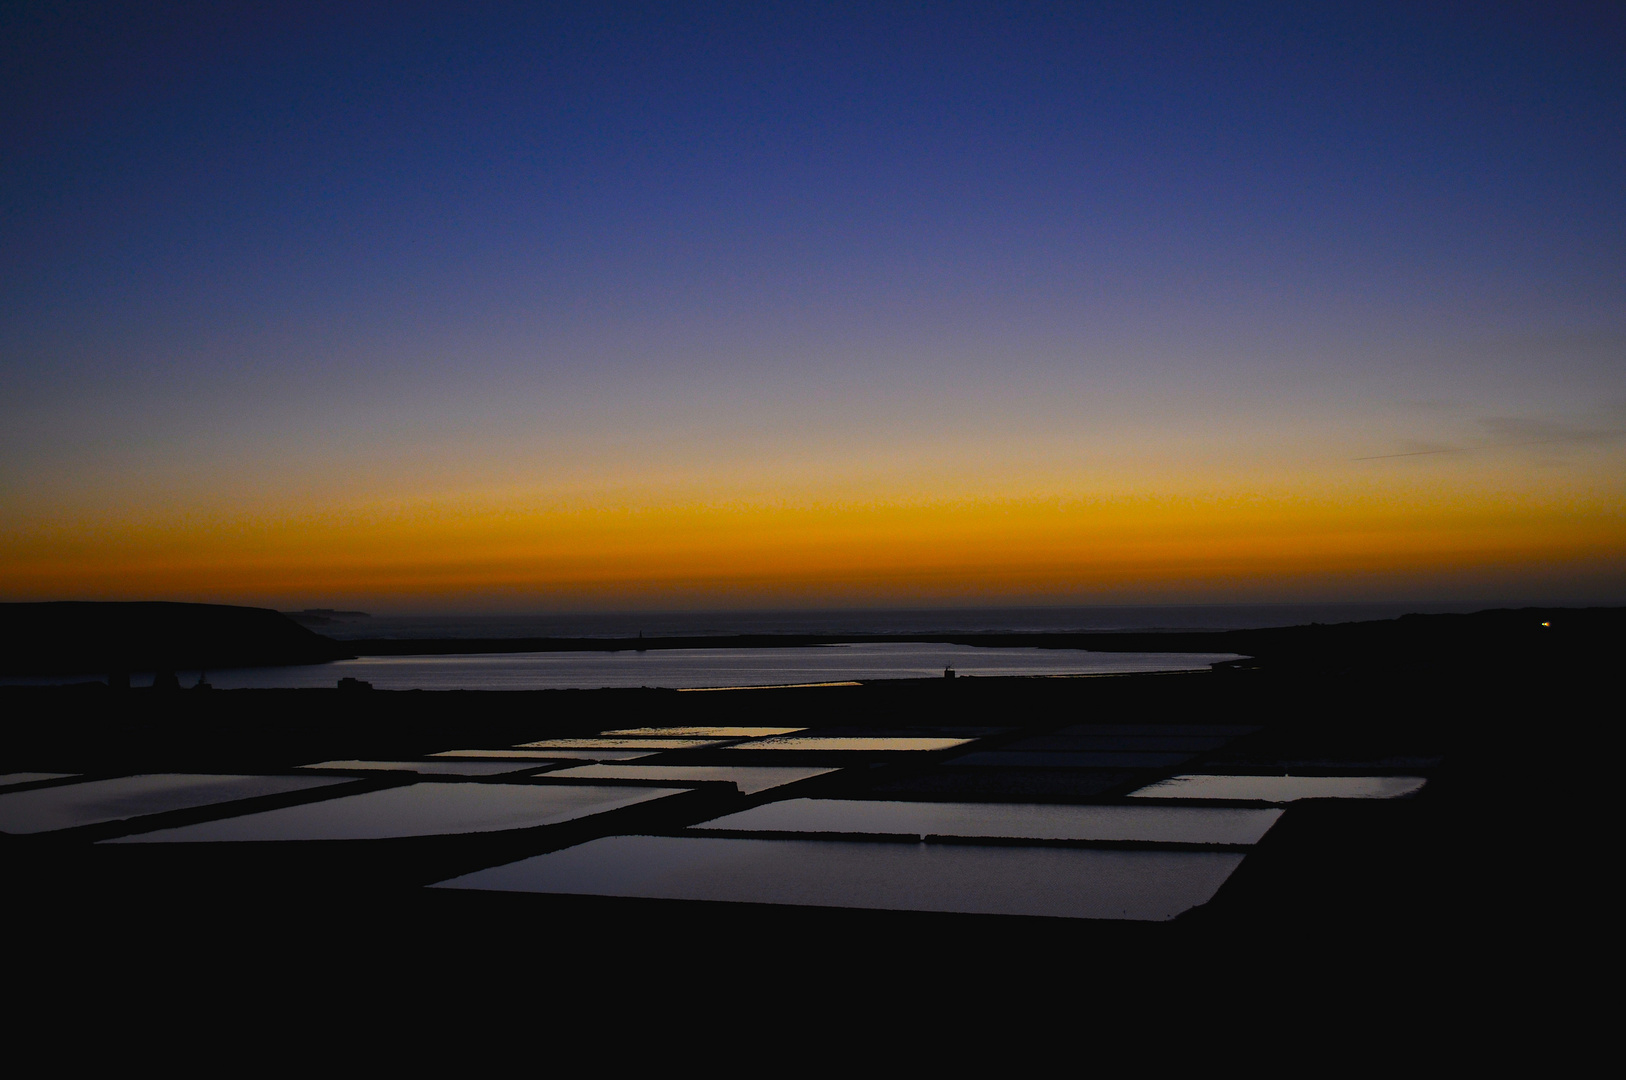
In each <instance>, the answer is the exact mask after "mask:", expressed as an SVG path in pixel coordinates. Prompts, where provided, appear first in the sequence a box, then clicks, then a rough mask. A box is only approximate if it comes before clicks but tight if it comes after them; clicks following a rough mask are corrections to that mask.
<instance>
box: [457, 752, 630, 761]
mask: <svg viewBox="0 0 1626 1080" xmlns="http://www.w3.org/2000/svg"><path fill="white" fill-rule="evenodd" d="M658 753H660V751H659V750H512V749H510V750H442V751H441V752H440V753H438V754H430V755H429V756H430V757H437V758H486V759H491V760H499V761H500V760H512V761H637V760H638V759H639V758H646V757H653V756H655V755H656V754H658Z"/></svg>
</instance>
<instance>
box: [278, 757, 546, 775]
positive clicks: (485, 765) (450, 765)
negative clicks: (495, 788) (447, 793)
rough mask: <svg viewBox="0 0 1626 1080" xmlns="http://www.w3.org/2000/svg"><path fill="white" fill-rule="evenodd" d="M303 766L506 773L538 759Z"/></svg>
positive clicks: (429, 772)
mask: <svg viewBox="0 0 1626 1080" xmlns="http://www.w3.org/2000/svg"><path fill="white" fill-rule="evenodd" d="M300 768H301V769H328V770H332V771H335V772H339V771H343V772H409V773H419V774H421V775H423V776H504V775H507V774H508V773H518V772H530V771H532V770H534V769H536V768H537V765H536V763H535V762H517V761H319V762H317V763H316V764H315V765H301V766H300Z"/></svg>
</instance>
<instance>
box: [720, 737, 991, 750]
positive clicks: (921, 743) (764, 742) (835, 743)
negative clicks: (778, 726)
mask: <svg viewBox="0 0 1626 1080" xmlns="http://www.w3.org/2000/svg"><path fill="white" fill-rule="evenodd" d="M971 741H972V740H971V739H938V738H886V737H881V736H875V737H866V736H852V737H848V736H832V737H822V736H819V737H813V738H801V737H797V736H790V737H785V738H773V739H756V740H753V741H751V742H745V743H735V744H734V745H733V746H730V747H728V749H730V750H947V749H949V748H950V747H953V746H964V745H965V744H966V743H968V742H971Z"/></svg>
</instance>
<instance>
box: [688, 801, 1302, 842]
mask: <svg viewBox="0 0 1626 1080" xmlns="http://www.w3.org/2000/svg"><path fill="white" fill-rule="evenodd" d="M1281 816H1282V812H1281V811H1280V810H1242V809H1237V810H1228V809H1206V808H1195V807H1194V808H1190V809H1187V808H1185V807H1178V806H1057V805H1046V804H1040V803H939V802H885V801H879V800H869V799H852V800H848V799H787V800H785V801H784V802H776V803H769V804H768V805H766V806H758V807H755V808H754V809H751V810H745V811H742V812H741V813H738V814H729V815H728V816H727V817H720V818H716V819H714V820H712V821H708V822H706V823H704V824H702V825H697V826H695V828H698V829H737V830H741V831H747V832H850V833H892V834H903V835H909V834H914V835H916V836H932V835H935V836H1001V837H1011V838H1016V839H1023V840H1118V841H1139V842H1142V843H1165V844H1256V843H1258V842H1259V838H1260V837H1262V836H1264V835H1265V833H1266V831H1268V830H1269V829H1270V827H1271V826H1272V825H1274V824H1276V819H1277V818H1279V817H1281Z"/></svg>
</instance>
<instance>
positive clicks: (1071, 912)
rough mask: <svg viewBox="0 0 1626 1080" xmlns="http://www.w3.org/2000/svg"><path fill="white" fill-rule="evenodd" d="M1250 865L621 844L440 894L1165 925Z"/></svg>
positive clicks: (741, 844)
mask: <svg viewBox="0 0 1626 1080" xmlns="http://www.w3.org/2000/svg"><path fill="white" fill-rule="evenodd" d="M1241 862H1242V856H1241V855H1237V854H1232V853H1219V852H1213V853H1210V852H1184V851H1182V852H1162V851H1099V850H1091V849H1088V848H1052V847H984V846H980V845H961V844H900V843H876V842H874V841H831V840H741V839H733V838H724V837H688V836H681V837H674V836H611V837H605V838H604V839H601V840H593V841H591V842H589V843H586V844H581V845H579V846H577V847H573V848H566V849H564V850H562V851H554V852H550V853H548V854H546V855H537V856H534V857H532V858H529V859H523V860H521V861H519V862H515V863H509V864H508V865H506V866H497V867H492V868H490V869H488V870H480V871H477V872H475V873H473V874H467V875H464V876H463V877H459V878H454V879H452V880H451V881H445V882H441V883H440V884H439V885H438V886H436V887H437V888H451V889H480V890H488V891H497V892H534V893H572V894H580V895H588V896H632V897H647V898H650V899H662V900H714V901H732V902H744V903H754V904H797V905H806V906H811V907H839V908H881V909H887V910H893V911H952V912H962V913H967V914H986V915H1049V916H1057V917H1061V918H1069V919H1135V920H1141V921H1153V922H1162V921H1165V920H1168V919H1172V918H1174V917H1175V916H1176V915H1178V914H1180V913H1181V912H1182V911H1186V910H1188V909H1190V908H1193V907H1196V906H1197V905H1199V904H1203V903H1206V902H1208V900H1210V899H1211V898H1212V897H1213V895H1214V893H1215V892H1216V891H1218V889H1219V887H1220V886H1221V885H1222V884H1224V882H1225V879H1226V878H1227V877H1229V876H1230V875H1231V872H1232V871H1233V870H1235V869H1236V868H1237V866H1238V864H1240V863H1241Z"/></svg>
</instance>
